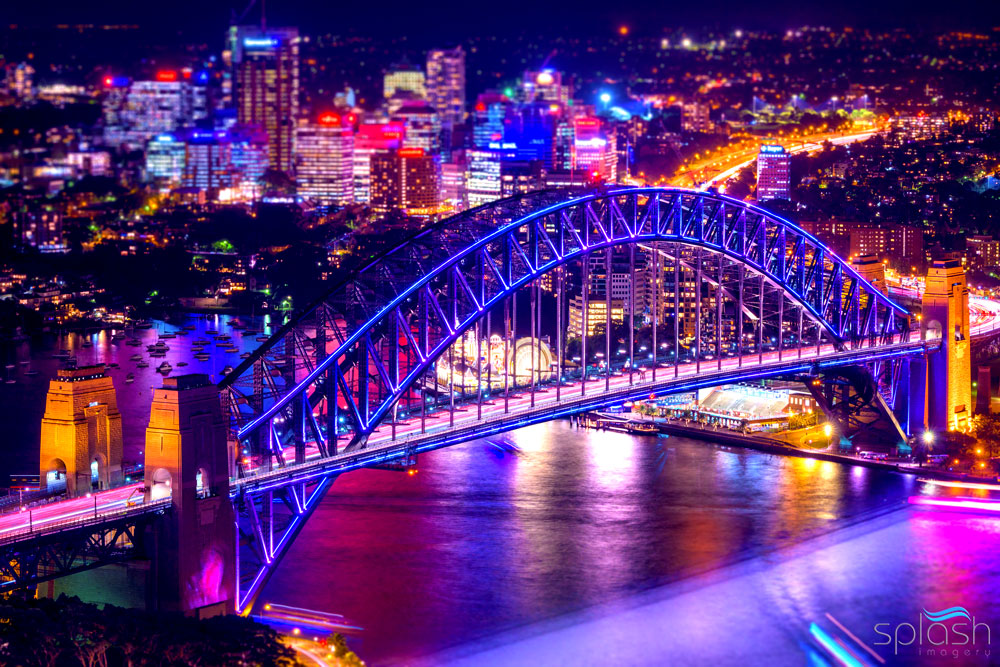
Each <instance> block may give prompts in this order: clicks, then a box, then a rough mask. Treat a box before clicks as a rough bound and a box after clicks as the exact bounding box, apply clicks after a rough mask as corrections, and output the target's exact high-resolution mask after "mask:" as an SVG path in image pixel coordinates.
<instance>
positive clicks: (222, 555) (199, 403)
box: [145, 374, 236, 616]
mask: <svg viewBox="0 0 1000 667" xmlns="http://www.w3.org/2000/svg"><path fill="white" fill-rule="evenodd" d="M231 458H232V453H231V452H230V451H229V443H228V442H227V438H226V423H225V421H224V420H223V416H222V406H221V402H220V400H219V392H218V389H217V388H216V387H215V385H213V384H212V383H211V382H210V381H209V378H208V376H207V375H202V374H192V375H181V376H177V377H171V378H166V379H165V380H164V381H163V387H162V388H160V389H156V390H155V391H154V393H153V405H152V408H151V411H150V415H149V427H148V428H147V430H146V449H145V467H146V480H145V492H146V499H147V501H149V500H157V499H159V498H168V497H169V498H171V499H172V501H173V503H172V504H173V511H172V512H169V513H168V514H167V516H165V517H164V519H163V521H162V522H161V523H160V525H159V527H158V534H157V536H156V540H155V545H156V546H155V548H154V553H153V559H154V575H153V576H154V580H155V585H156V596H155V599H156V602H157V606H158V607H159V608H160V609H161V610H163V611H181V612H185V613H194V614H197V615H199V616H204V615H214V614H217V613H225V612H231V611H232V610H233V608H234V605H233V596H234V594H235V586H236V584H235V566H236V544H235V531H234V530H233V525H234V521H235V518H234V515H233V507H232V503H231V502H230V500H229V468H230V466H229V461H230V460H231Z"/></svg>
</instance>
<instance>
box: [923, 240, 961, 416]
mask: <svg viewBox="0 0 1000 667" xmlns="http://www.w3.org/2000/svg"><path fill="white" fill-rule="evenodd" d="M922 307H923V313H922V315H921V322H920V334H921V336H926V335H927V334H928V332H931V333H932V334H933V335H940V337H941V350H940V352H934V353H931V355H930V357H929V359H928V362H927V423H928V427H929V428H931V429H933V430H939V431H954V430H958V429H964V428H965V427H966V426H967V425H968V421H969V417H970V416H971V415H972V408H973V405H972V349H971V330H970V327H969V290H968V288H967V286H966V282H965V269H963V268H962V265H961V263H960V262H958V261H957V260H943V261H942V260H936V261H934V262H933V263H932V264H931V267H930V269H928V271H927V282H926V287H925V288H924V296H923V303H922Z"/></svg>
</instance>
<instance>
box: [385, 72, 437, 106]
mask: <svg viewBox="0 0 1000 667" xmlns="http://www.w3.org/2000/svg"><path fill="white" fill-rule="evenodd" d="M400 92H405V93H410V94H411V95H412V96H413V97H418V98H425V97H427V85H426V80H425V78H424V73H423V72H422V71H420V70H419V69H416V68H414V67H411V66H409V65H393V66H392V67H391V68H390V69H389V70H388V71H387V72H386V73H385V76H383V77H382V94H383V95H384V96H385V99H389V98H390V97H392V96H394V95H396V94H397V93H400Z"/></svg>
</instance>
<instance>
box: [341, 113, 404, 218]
mask: <svg viewBox="0 0 1000 667" xmlns="http://www.w3.org/2000/svg"><path fill="white" fill-rule="evenodd" d="M405 131H406V130H405V128H404V127H403V124H402V123H375V124H372V123H362V124H361V125H359V126H358V131H357V134H355V136H354V159H353V162H354V169H353V172H354V174H353V175H354V201H356V202H358V203H362V204H367V203H368V202H369V201H371V158H372V156H373V155H375V154H376V153H379V152H386V151H395V150H397V149H399V148H400V147H402V145H403V135H404V133H405Z"/></svg>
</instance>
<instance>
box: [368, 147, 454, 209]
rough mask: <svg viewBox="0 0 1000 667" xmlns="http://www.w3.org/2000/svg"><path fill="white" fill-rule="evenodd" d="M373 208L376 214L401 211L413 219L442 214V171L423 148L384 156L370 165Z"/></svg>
mask: <svg viewBox="0 0 1000 667" xmlns="http://www.w3.org/2000/svg"><path fill="white" fill-rule="evenodd" d="M371 180H372V197H371V206H372V209H373V210H374V211H375V212H376V213H383V214H384V213H388V212H390V211H392V210H402V211H405V212H406V213H408V214H410V215H433V214H434V213H437V212H440V211H438V208H439V207H440V205H441V168H440V164H439V163H438V160H437V158H436V157H435V156H433V155H427V154H426V153H425V152H424V151H423V150H422V149H420V148H401V149H399V150H398V151H394V152H381V153H376V154H375V155H373V156H372V161H371Z"/></svg>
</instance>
